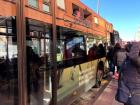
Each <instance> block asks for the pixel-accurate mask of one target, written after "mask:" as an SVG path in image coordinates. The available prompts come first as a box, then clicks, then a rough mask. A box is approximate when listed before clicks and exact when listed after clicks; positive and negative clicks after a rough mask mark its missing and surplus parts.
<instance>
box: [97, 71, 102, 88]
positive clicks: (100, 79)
mask: <svg viewBox="0 0 140 105" xmlns="http://www.w3.org/2000/svg"><path fill="white" fill-rule="evenodd" d="M102 79H103V70H98V71H97V75H96V87H97V88H99V87H100V86H101V81H102Z"/></svg>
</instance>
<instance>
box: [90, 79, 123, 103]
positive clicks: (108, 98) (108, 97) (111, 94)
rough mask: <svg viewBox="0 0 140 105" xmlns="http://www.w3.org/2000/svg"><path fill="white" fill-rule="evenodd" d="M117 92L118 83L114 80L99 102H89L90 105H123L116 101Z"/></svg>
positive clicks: (98, 99)
mask: <svg viewBox="0 0 140 105" xmlns="http://www.w3.org/2000/svg"><path fill="white" fill-rule="evenodd" d="M116 90H117V81H116V80H112V81H111V82H110V83H109V85H108V86H107V87H106V88H105V90H104V91H103V93H102V94H101V95H100V96H99V97H98V98H97V100H96V101H94V102H93V101H91V102H89V104H88V105H123V104H122V103H119V102H117V101H116V100H115V94H116Z"/></svg>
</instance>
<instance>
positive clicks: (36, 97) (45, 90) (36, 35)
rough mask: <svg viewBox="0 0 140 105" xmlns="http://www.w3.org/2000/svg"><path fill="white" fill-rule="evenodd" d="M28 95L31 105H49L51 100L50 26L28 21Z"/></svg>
mask: <svg viewBox="0 0 140 105" xmlns="http://www.w3.org/2000/svg"><path fill="white" fill-rule="evenodd" d="M26 22H27V28H28V29H27V37H26V46H27V47H26V49H27V50H26V51H27V52H26V54H27V93H28V104H29V105H49V103H50V100H51V97H52V95H51V72H50V69H51V66H52V65H51V60H50V46H51V37H50V26H49V25H48V24H46V23H42V22H40V21H37V20H31V19H27V20H26Z"/></svg>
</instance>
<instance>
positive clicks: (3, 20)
mask: <svg viewBox="0 0 140 105" xmlns="http://www.w3.org/2000/svg"><path fill="white" fill-rule="evenodd" d="M26 1H28V0H26ZM32 2H33V1H32V0H29V2H28V3H29V4H30V5H26V6H25V9H26V12H25V13H26V14H25V19H24V20H25V21H24V22H25V25H26V26H25V28H26V31H25V39H23V38H22V35H20V34H17V32H18V31H19V30H18V29H20V30H21V31H22V28H21V27H20V28H19V27H17V25H19V24H20V21H19V20H18V17H17V15H16V11H17V9H16V5H15V4H16V0H13V1H12V0H2V1H0V7H1V9H0V97H1V100H2V101H1V104H2V105H19V103H20V104H21V103H22V105H24V104H25V103H27V105H51V103H52V99H53V98H54V97H56V98H57V104H58V105H70V104H71V103H72V102H73V101H74V100H75V99H77V98H78V97H79V96H80V95H81V94H82V93H83V92H87V91H88V90H90V89H91V88H92V87H93V86H95V85H99V84H98V83H99V82H97V80H99V79H98V78H97V77H99V76H98V75H97V74H99V73H98V69H97V66H98V63H99V62H100V61H103V65H104V71H105V72H107V71H106V70H107V67H106V61H107V60H106V58H105V53H104V54H100V53H101V52H99V51H98V49H99V48H98V47H97V56H96V57H93V58H92V59H90V60H89V58H88V52H89V49H90V48H91V47H92V46H93V44H96V45H97V46H98V45H101V44H102V45H104V46H103V47H104V49H105V47H106V46H105V43H106V41H107V37H106V36H105V35H106V33H107V31H106V30H107V29H106V26H105V25H106V24H109V25H110V23H108V22H107V21H106V20H104V19H102V18H101V17H99V16H97V14H96V24H95V25H94V27H95V28H94V30H93V29H92V28H93V27H92V24H90V22H89V20H86V21H84V19H83V20H82V22H80V21H79V22H75V21H74V22H70V21H68V20H66V19H69V18H71V17H69V18H66V19H59V18H58V17H57V22H58V23H57V24H56V34H57V35H56V66H57V69H56V71H55V72H56V74H57V75H56V76H57V77H56V78H57V79H56V84H55V85H56V88H57V90H56V93H57V94H56V96H54V95H53V94H52V92H53V91H54V88H53V85H54V83H53V81H52V79H53V76H52V73H53V72H52V71H53V69H54V65H55V64H54V63H53V61H52V60H53V59H52V53H54V52H53V51H52V46H53V43H54V42H53V35H52V34H53V33H52V29H53V27H52V21H51V18H52V17H51V14H48V13H46V11H44V12H43V11H42V10H40V9H38V10H37V8H35V6H37V4H36V3H37V2H35V1H34V2H35V3H32ZM71 2H72V6H73V3H75V2H76V3H77V2H78V3H79V2H80V1H75V2H74V1H71ZM39 3H41V2H39ZM39 5H41V4H39ZM44 5H46V3H44V4H43V6H44ZM77 5H78V4H77ZM80 5H83V4H80ZM39 8H40V6H39ZM43 8H44V7H43ZM73 8H74V9H77V6H75V5H74V6H73ZM86 8H87V7H86ZM45 9H46V7H45ZM80 9H81V8H80ZM77 10H78V9H77ZM89 11H90V10H89ZM59 12H65V11H63V10H61V9H60V10H59ZM83 13H84V14H85V15H84V17H88V16H92V15H91V14H92V13H91V14H90V13H89V12H87V10H84V12H83ZM94 14H95V13H94ZM43 16H44V17H43ZM67 17H68V16H67ZM97 17H99V18H101V21H103V22H104V24H103V23H101V25H103V26H104V27H102V26H100V24H97ZM90 18H91V17H90ZM74 19H75V18H74ZM75 20H76V21H77V17H76V19H75ZM63 21H64V22H63ZM87 21H88V22H87ZM83 22H84V23H83ZM62 23H63V24H62ZM85 23H86V24H85ZM71 24H72V25H71ZM87 24H90V25H87ZM85 25H86V26H85ZM79 27H80V28H79ZM100 28H101V29H100ZM82 29H83V30H82ZM102 29H104V30H103V31H102V32H101V30H102ZM87 30H89V31H88V32H87ZM92 31H93V33H92ZM109 32H111V31H109ZM102 34H104V35H102ZM19 38H21V40H19ZM20 42H24V45H25V47H20V46H21V45H20ZM24 51H25V54H23V56H21V53H23V52H24ZM21 60H23V61H24V62H22V63H23V64H22V63H19V62H21ZM24 63H25V68H24V70H23V72H22V73H21V71H22V70H21V68H20V66H21V65H24ZM20 83H22V86H23V87H25V88H23V87H21V85H20ZM23 94H24V95H25V96H26V97H24V95H23ZM23 97H24V98H23ZM21 100H24V101H21Z"/></svg>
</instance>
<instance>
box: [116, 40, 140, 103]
mask: <svg viewBox="0 0 140 105" xmlns="http://www.w3.org/2000/svg"><path fill="white" fill-rule="evenodd" d="M127 55H128V57H127V60H126V61H125V62H124V64H123V65H122V73H121V78H120V80H119V85H118V92H119V91H121V92H120V93H121V94H120V95H119V98H118V99H119V100H118V101H122V102H123V103H124V105H140V43H139V42H133V43H132V47H131V50H130V52H129V53H128V54H127ZM120 83H123V86H122V84H120ZM124 94H127V95H124ZM122 97H123V98H122ZM124 99H125V100H124Z"/></svg>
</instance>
